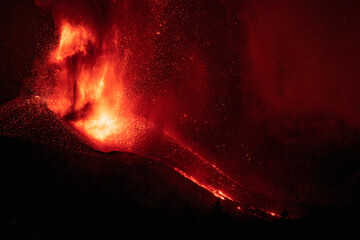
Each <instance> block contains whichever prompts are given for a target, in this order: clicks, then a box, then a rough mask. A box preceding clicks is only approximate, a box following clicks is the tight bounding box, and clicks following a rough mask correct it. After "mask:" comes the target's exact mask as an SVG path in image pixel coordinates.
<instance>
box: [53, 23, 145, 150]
mask: <svg viewBox="0 0 360 240" xmlns="http://www.w3.org/2000/svg"><path fill="white" fill-rule="evenodd" d="M111 40H112V39H110V41H107V42H104V41H103V42H102V44H101V45H100V43H99V40H98V37H97V36H96V35H95V34H93V33H92V32H91V30H90V29H89V28H87V27H86V26H85V25H72V24H70V23H69V22H67V21H64V22H63V23H62V24H61V30H60V39H59V44H58V46H57V47H56V48H55V49H54V50H53V51H52V52H51V54H50V56H49V62H50V64H51V65H52V66H53V67H55V68H56V73H55V79H56V80H55V83H54V85H53V92H52V93H51V94H50V95H49V96H47V103H48V107H49V109H50V110H52V111H54V112H55V113H57V114H58V115H59V116H61V117H62V118H64V119H65V120H67V121H68V122H69V123H71V124H72V125H73V127H74V128H76V129H77V130H79V131H80V132H81V133H83V134H84V135H85V136H87V137H88V138H89V139H90V140H91V141H92V142H93V143H94V144H95V146H96V147H97V148H99V149H102V148H103V147H105V146H109V145H116V146H117V148H119V149H126V150H131V146H132V145H133V144H134V141H135V140H134V138H135V137H136V136H137V134H139V132H140V130H141V129H144V128H145V125H142V124H141V122H140V121H139V120H136V119H135V117H134V116H133V115H132V114H131V104H130V103H129V101H127V100H128V99H126V97H125V96H124V91H123V89H124V86H123V78H124V71H125V69H126V64H127V56H126V53H125V54H124V55H123V56H118V55H116V53H118V52H119V51H117V45H116V41H111ZM135 121H136V130H135V129H134V128H135V123H134V122H135ZM120 136H121V139H120V138H119V137H120Z"/></svg>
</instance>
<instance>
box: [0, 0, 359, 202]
mask: <svg viewBox="0 0 360 240" xmlns="http://www.w3.org/2000/svg"><path fill="white" fill-rule="evenodd" d="M37 2H38V5H40V6H41V7H42V9H45V10H42V9H41V8H38V7H37V6H36V5H35V3H33V2H32V1H8V2H3V3H1V5H2V6H1V8H0V9H1V10H0V11H1V14H0V15H1V22H0V61H1V64H0V66H1V68H0V72H1V74H0V79H1V82H0V84H1V85H0V86H1V88H0V89H1V90H0V91H1V98H0V103H5V102H7V101H8V100H11V99H13V98H15V97H17V96H18V95H19V93H20V92H25V93H28V92H31V91H32V90H31V87H29V86H31V80H26V79H31V78H32V77H33V76H35V74H36V72H35V70H36V66H37V63H35V60H39V59H40V58H41V57H42V56H44V55H46V52H47V51H48V49H49V47H50V46H51V44H53V43H54V42H56V31H55V30H54V29H55V25H56V23H58V22H59V19H62V18H64V16H65V17H66V18H68V19H70V20H71V21H73V22H76V23H77V22H84V21H85V22H87V24H89V25H90V26H91V27H92V28H94V29H95V30H96V31H97V32H98V33H99V34H101V35H106V34H103V33H105V32H108V31H109V29H108V25H109V23H116V24H117V26H118V28H119V30H120V32H121V34H123V35H124V36H127V39H130V40H123V42H122V43H123V44H124V46H126V48H128V49H130V51H131V53H132V55H131V57H130V64H129V73H128V74H129V75H128V78H129V79H130V80H131V81H130V80H129V81H130V82H129V84H128V87H129V90H128V91H129V92H131V93H134V94H135V95H136V96H137V98H139V99H140V102H141V103H142V104H141V105H139V106H138V107H137V113H138V114H140V115H142V116H144V117H146V118H147V119H148V120H149V121H152V122H154V123H155V124H157V125H158V126H159V127H161V128H164V129H170V130H171V131H172V132H174V133H175V134H176V135H178V136H179V137H180V138H181V139H183V140H184V141H185V142H187V143H189V145H191V146H193V147H194V148H195V149H196V150H197V151H198V152H200V153H201V154H203V155H205V156H207V157H208V158H209V159H211V160H212V161H213V162H215V163H216V164H217V165H219V166H220V167H221V168H222V169H224V170H225V171H226V172H228V173H229V174H231V175H233V176H235V177H236V178H237V179H239V180H240V181H241V182H243V183H244V185H247V186H249V188H251V189H253V190H255V191H259V192H263V193H265V194H268V195H270V196H272V197H280V198H281V197H289V198H293V199H299V200H303V201H309V202H332V201H336V200H344V198H347V197H348V196H349V195H348V192H349V189H351V186H352V183H353V181H354V179H355V178H356V176H358V175H359V164H358V157H359V150H358V149H359V143H360V138H359V134H358V132H359V129H360V94H359V90H360V82H359V76H360V68H359V66H360V45H359V44H360V18H359V17H358V12H359V10H360V3H359V2H358V1H355V0H354V1H350V0H349V1H335V0H318V1H296V0H271V1H270V0H269V1H243V2H242V1H225V0H223V1H215V0H214V1H199V0H196V1H164V2H163V3H162V4H157V2H161V1H116V3H115V1H114V2H113V1H85V0H83V1H52V3H51V1H37ZM111 2H112V3H111ZM49 4H50V5H49ZM111 4H114V6H116V8H111V7H109V6H110V5H111ZM111 6H112V5H111ZM160 24H161V25H160ZM157 32H159V33H160V34H157ZM34 66H35V67H34ZM25 82H27V83H26V84H25ZM130 83H131V84H130ZM29 89H30V90H29ZM153 99H155V100H153Z"/></svg>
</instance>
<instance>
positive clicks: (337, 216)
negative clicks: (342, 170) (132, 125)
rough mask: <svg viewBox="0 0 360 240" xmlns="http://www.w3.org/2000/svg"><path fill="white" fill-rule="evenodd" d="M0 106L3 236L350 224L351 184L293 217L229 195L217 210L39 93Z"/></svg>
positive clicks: (164, 170) (305, 231)
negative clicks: (83, 129)
mask: <svg viewBox="0 0 360 240" xmlns="http://www.w3.org/2000/svg"><path fill="white" fill-rule="evenodd" d="M0 115H1V116H0V120H1V137H0V147H1V149H0V152H1V161H0V164H1V166H0V169H1V170H0V176H1V189H0V191H1V193H2V194H1V195H2V197H1V200H0V203H1V204H0V206H1V209H0V212H1V217H0V224H1V231H0V232H1V238H2V239H27V238H37V239H63V238H68V237H69V236H75V237H78V238H80V239H83V238H91V239H109V238H110V239H115V238H116V239H119V238H120V239H139V238H143V239H149V238H150V239H153V238H156V239H159V238H161V239H162V238H171V239H174V238H175V239H184V238H191V239H193V238H197V239H199V238H201V239H229V238H235V239H236V238H249V239H254V238H255V239H257V238H259V239H260V238H261V239H264V238H270V239H272V238H277V239H279V238H280V239H281V238H284V239H285V238H289V237H291V238H297V237H298V238H301V239H303V238H305V237H309V236H314V235H318V236H319V237H320V236H321V237H324V236H332V235H335V234H336V235H338V236H339V237H341V238H351V237H352V236H356V235H354V234H357V233H358V229H359V220H358V218H357V216H358V213H359V210H358V209H359V208H358V206H357V202H358V200H359V193H358V192H356V191H354V195H353V198H352V204H346V205H331V206H324V205H322V206H307V207H308V210H309V211H308V214H307V216H306V217H304V218H301V219H293V220H290V219H283V220H280V219H278V218H269V216H268V215H266V214H264V213H262V212H261V211H260V210H256V209H254V210H250V209H248V210H247V211H245V212H236V211H234V208H235V207H236V206H235V205H234V204H233V203H232V202H230V201H221V202H220V204H221V205H222V206H223V209H222V210H221V209H220V208H218V207H214V205H213V204H214V203H215V201H216V198H215V197H214V196H213V195H212V194H211V193H209V192H208V191H206V190H204V189H203V188H201V187H199V186H198V185H196V184H195V183H193V182H191V181H190V180H188V179H186V178H184V177H183V176H181V175H180V174H179V173H177V172H176V171H174V170H173V169H171V168H169V167H167V166H165V165H163V164H161V163H160V162H157V161H152V160H150V159H146V158H142V157H140V156H137V155H135V154H131V153H121V152H111V153H102V152H97V151H94V150H92V149H91V148H90V147H88V146H87V145H86V144H84V143H83V142H82V141H85V142H86V139H81V135H77V133H76V132H74V131H73V130H72V129H71V128H70V127H69V126H67V125H66V124H65V123H63V122H62V120H61V119H59V118H57V116H56V115H54V114H52V113H51V112H50V111H48V110H47V109H46V107H44V106H43V104H42V103H41V101H39V100H38V99H37V98H31V99H26V98H19V99H16V100H14V101H12V102H9V103H8V104H6V105H3V106H2V107H1V112H0ZM39 119H40V120H41V121H40V120H39ZM10 126H12V127H10ZM357 189H358V188H357Z"/></svg>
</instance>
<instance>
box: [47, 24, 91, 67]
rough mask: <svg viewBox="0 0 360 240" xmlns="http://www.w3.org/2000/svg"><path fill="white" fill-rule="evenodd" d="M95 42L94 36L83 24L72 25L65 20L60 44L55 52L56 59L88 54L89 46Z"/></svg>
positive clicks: (60, 59)
mask: <svg viewBox="0 0 360 240" xmlns="http://www.w3.org/2000/svg"><path fill="white" fill-rule="evenodd" d="M94 42H95V38H94V36H93V35H92V34H91V32H89V31H88V29H86V28H85V27H83V26H72V25H70V24H69V23H67V22H64V23H63V25H62V29H61V35H60V42H59V46H58V48H57V49H56V51H55V52H54V57H55V59H54V60H56V61H62V60H63V59H65V58H66V57H70V56H73V55H74V54H77V53H81V54H83V55H86V54H87V47H88V46H89V45H90V44H93V43H94Z"/></svg>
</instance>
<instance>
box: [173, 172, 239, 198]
mask: <svg viewBox="0 0 360 240" xmlns="http://www.w3.org/2000/svg"><path fill="white" fill-rule="evenodd" d="M174 169H175V171H177V172H178V173H180V174H181V175H183V176H184V177H186V178H187V179H189V180H191V181H192V182H194V183H196V184H197V185H199V186H200V187H202V188H204V189H206V190H208V191H209V192H211V193H212V194H213V195H214V196H215V197H218V198H220V199H222V200H225V199H228V200H230V201H234V200H233V199H232V198H231V197H230V196H228V195H227V194H225V193H223V192H222V191H221V190H218V189H216V188H214V187H213V186H211V185H206V184H202V183H200V182H199V181H198V180H197V179H196V178H194V177H193V176H190V175H188V174H186V173H185V172H183V171H181V170H180V169H178V168H174Z"/></svg>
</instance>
